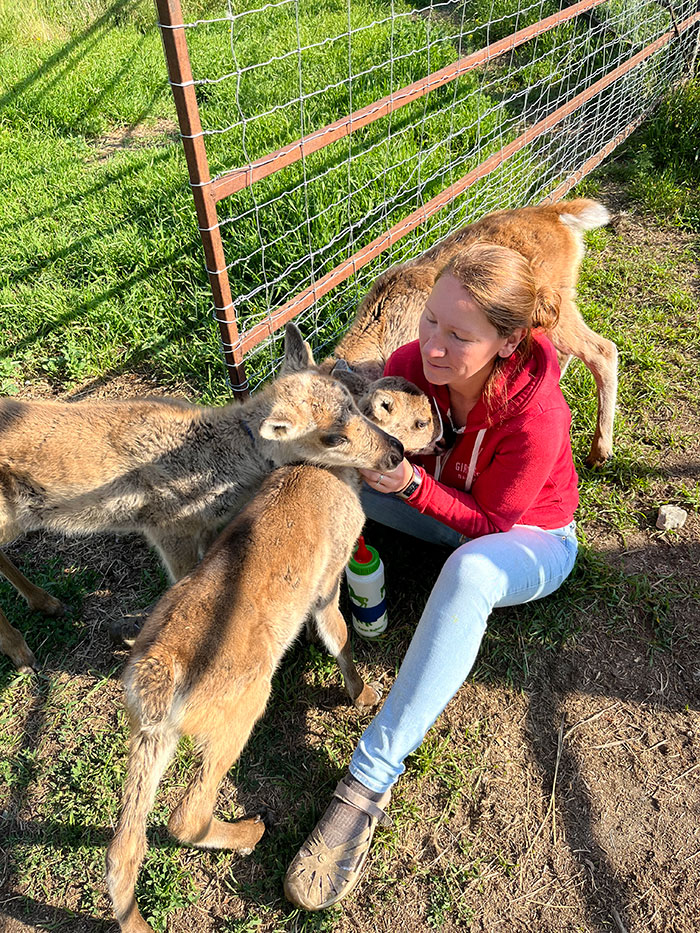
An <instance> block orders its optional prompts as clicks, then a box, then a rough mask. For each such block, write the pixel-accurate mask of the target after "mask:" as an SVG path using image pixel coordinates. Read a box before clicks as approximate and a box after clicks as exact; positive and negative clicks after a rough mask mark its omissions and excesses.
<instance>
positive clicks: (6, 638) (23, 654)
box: [0, 609, 37, 674]
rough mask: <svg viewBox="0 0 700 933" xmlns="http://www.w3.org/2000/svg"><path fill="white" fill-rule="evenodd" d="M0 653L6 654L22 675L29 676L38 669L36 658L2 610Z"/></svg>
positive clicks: (0, 613) (0, 619)
mask: <svg viewBox="0 0 700 933" xmlns="http://www.w3.org/2000/svg"><path fill="white" fill-rule="evenodd" d="M0 651H1V652H2V653H3V654H6V655H7V656H8V658H9V659H10V660H11V661H12V663H13V664H14V665H15V667H16V668H17V669H18V670H19V671H22V673H25V674H28V673H30V672H31V671H32V670H36V668H37V663H36V658H35V657H34V655H33V654H32V652H31V651H30V650H29V648H28V647H27V643H26V641H25V640H24V639H23V638H22V636H21V635H20V633H19V632H18V631H17V629H16V628H12V626H11V625H10V623H9V622H8V621H7V616H6V615H5V613H4V612H3V611H2V609H0Z"/></svg>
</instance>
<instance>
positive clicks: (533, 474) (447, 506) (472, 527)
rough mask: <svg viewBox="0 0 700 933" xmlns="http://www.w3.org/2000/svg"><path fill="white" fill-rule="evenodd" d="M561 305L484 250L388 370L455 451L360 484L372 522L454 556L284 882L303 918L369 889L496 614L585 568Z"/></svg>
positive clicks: (512, 255) (508, 256) (430, 307)
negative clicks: (362, 885)
mask: <svg viewBox="0 0 700 933" xmlns="http://www.w3.org/2000/svg"><path fill="white" fill-rule="evenodd" d="M558 305H559V300H558V296H555V295H554V294H553V293H551V292H549V290H545V289H540V290H538V289H537V288H536V286H535V281H534V278H533V275H532V270H531V268H530V265H529V263H528V262H527V260H526V259H524V258H523V257H522V256H521V255H520V254H519V253H516V252H514V251H513V250H510V249H506V248H505V247H501V246H493V245H489V244H485V243H477V244H475V245H474V246H472V247H470V248H469V249H468V250H465V251H464V252H463V253H462V254H460V255H459V256H458V257H456V258H455V259H454V260H453V261H452V262H451V263H450V264H449V265H448V266H447V267H446V269H445V270H444V272H443V273H442V274H441V275H440V277H439V278H438V280H437V282H436V283H435V287H434V288H433V291H432V293H431V295H430V297H429V298H428V301H427V303H426V307H425V310H424V312H423V315H422V317H421V321H420V329H419V338H418V340H416V341H414V342H413V343H410V344H407V345H406V346H404V347H401V348H400V349H398V350H397V351H396V352H395V353H394V354H392V356H391V357H390V359H389V361H388V362H387V365H386V368H385V375H390V376H394V375H398V376H405V377H406V378H407V379H410V380H411V381H412V382H415V383H416V384H417V385H418V386H420V388H421V389H423V390H424V391H425V392H427V393H428V394H429V395H430V396H431V397H432V398H433V399H434V402H435V404H436V406H437V408H438V410H439V411H440V413H441V416H442V418H443V421H444V422H446V423H449V424H451V427H452V429H453V431H454V432H455V437H456V440H455V443H454V445H453V447H452V448H451V450H449V451H448V452H447V453H446V454H443V455H442V456H439V457H433V458H417V462H416V463H414V464H412V463H410V462H409V461H407V460H404V461H403V462H402V463H401V464H400V465H399V466H398V467H397V468H396V469H395V470H393V471H392V472H391V473H385V474H382V473H375V472H373V471H366V472H364V474H363V475H364V478H365V480H366V482H367V484H368V486H369V487H370V488H369V490H367V491H366V492H367V494H366V495H365V497H364V500H363V501H364V504H365V508H366V512H367V515H368V516H369V517H370V518H372V519H374V520H375V521H379V522H381V523H383V524H385V525H389V526H390V527H392V528H396V529H398V530H400V531H404V532H407V533H408V534H411V535H414V536H416V537H418V538H422V539H424V540H426V541H429V542H433V543H436V544H441V545H446V546H448V547H450V548H452V549H453V551H452V553H451V554H450V555H449V557H448V558H447V560H446V561H445V564H444V566H443V569H442V571H441V573H440V575H439V577H438V580H437V582H436V584H435V586H434V588H433V590H432V592H431V594H430V597H429V598H428V602H427V604H426V607H425V610H424V612H423V615H422V617H421V619H420V622H419V623H418V627H417V628H416V631H415V634H414V636H413V639H412V641H411V644H410V646H409V648H408V651H407V652H406V657H405V658H404V660H403V664H402V665H401V669H400V670H399V673H398V676H397V678H396V682H395V683H394V686H393V687H392V689H391V692H390V693H389V695H388V696H387V698H386V701H385V702H384V705H383V706H382V708H381V710H380V711H379V713H378V714H377V716H376V717H375V718H374V720H373V721H372V723H371V724H370V725H369V727H368V728H367V730H366V731H365V733H364V735H363V736H362V738H361V739H360V742H359V745H358V747H357V749H356V751H355V753H354V755H353V757H352V760H351V762H350V769H349V773H348V774H347V775H346V776H345V777H344V778H343V779H342V780H341V781H340V783H339V784H338V786H337V788H336V790H335V793H334V796H333V798H332V800H331V803H330V805H329V807H328V809H327V810H326V812H325V814H324V815H323V816H322V818H321V820H320V821H319V823H318V825H317V826H316V828H315V829H314V831H313V832H312V833H311V835H310V836H309V837H308V839H307V840H306V842H305V843H304V845H303V846H302V847H301V849H300V851H299V852H298V854H297V855H296V857H295V859H294V861H293V862H292V864H291V866H290V867H289V870H288V871H287V875H286V877H285V882H284V889H285V893H286V895H287V897H288V898H289V900H291V901H292V902H293V903H294V904H297V905H298V906H300V907H304V908H306V909H307V910H320V909H322V908H324V907H329V906H330V905H331V904H335V903H336V902H337V901H339V900H340V899H341V898H343V897H345V895H346V894H348V893H349V891H351V890H352V888H353V887H354V886H355V884H356V883H357V881H358V880H359V878H360V873H361V870H362V867H363V865H364V863H365V859H366V857H367V853H368V852H369V848H370V843H371V841H372V836H373V833H374V828H375V826H376V824H377V823H378V822H382V823H385V822H388V817H387V816H386V814H385V812H384V811H385V808H386V806H387V804H388V802H389V798H390V795H391V787H392V786H393V784H394V783H395V781H396V780H397V778H398V777H399V775H400V774H401V773H402V772H403V771H404V764H403V762H404V760H405V758H406V756H407V755H409V754H410V753H411V752H412V751H414V750H415V749H416V748H417V747H418V746H419V745H420V744H421V742H422V741H423V739H424V737H425V734H426V732H427V731H428V729H430V727H431V726H432V725H433V723H434V722H435V720H436V719H437V717H438V716H439V715H440V713H441V712H442V711H443V710H444V709H445V707H446V706H447V704H448V703H449V701H450V700H451V698H452V697H453V696H454V695H455V693H456V692H457V690H458V689H459V688H460V686H461V685H462V684H463V683H464V681H465V679H466V677H467V676H468V674H469V672H470V670H471V668H472V665H473V664H474V661H475V659H476V655H477V652H478V650H479V646H480V644H481V640H482V638H483V636H484V633H485V631H486V623H487V619H488V617H489V615H490V613H491V610H492V609H493V608H494V607H503V606H516V605H519V604H521V603H526V602H529V601H531V600H535V599H541V598H542V597H543V596H547V595H549V594H550V593H553V592H554V591H555V590H556V589H557V588H558V587H559V586H561V584H562V583H563V581H564V580H565V579H566V578H567V577H568V575H569V574H570V573H571V570H572V568H573V566H574V561H575V559H576V551H577V541H576V525H575V522H574V521H573V516H574V510H575V509H576V506H577V505H578V491H577V476H576V471H575V469H574V464H573V459H572V455H571V443H570V439H569V429H570V425H571V413H570V411H569V408H568V406H567V404H566V402H565V400H564V397H563V395H562V393H561V389H560V388H559V366H558V362H557V355H556V351H555V350H554V347H553V345H552V344H551V343H550V342H549V340H548V339H547V337H546V336H544V335H543V334H542V333H533V331H532V328H533V327H536V328H543V329H545V330H546V329H548V328H551V327H552V326H553V325H554V324H555V323H556V320H557V316H558Z"/></svg>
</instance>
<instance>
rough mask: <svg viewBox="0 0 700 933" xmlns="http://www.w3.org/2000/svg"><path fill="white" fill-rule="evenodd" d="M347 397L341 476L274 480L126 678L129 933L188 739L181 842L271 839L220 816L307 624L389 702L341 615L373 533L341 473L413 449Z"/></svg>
mask: <svg viewBox="0 0 700 933" xmlns="http://www.w3.org/2000/svg"><path fill="white" fill-rule="evenodd" d="M336 386H337V392H338V399H337V401H336V402H335V404H331V402H330V401H329V399H328V397H326V398H325V399H324V400H323V405H322V407H323V410H324V411H325V415H326V423H325V426H324V428H323V432H324V433H323V435H322V438H323V439H324V440H325V443H326V445H327V451H328V466H329V468H328V469H324V468H322V467H319V466H312V465H309V464H302V465H296V466H286V467H283V468H281V469H278V470H275V471H274V472H273V473H272V474H271V475H270V476H269V477H268V478H267V479H266V481H265V482H264V484H263V486H262V488H261V490H260V492H259V493H258V494H257V495H256V496H255V498H254V499H253V500H252V501H251V502H250V503H249V504H248V505H247V506H246V507H245V509H244V510H243V511H242V512H241V513H240V514H239V515H238V516H237V518H235V519H234V520H233V522H232V523H231V524H230V525H229V526H228V528H226V530H225V531H224V532H223V533H222V534H221V535H220V537H219V538H218V539H217V541H216V542H215V543H214V544H213V546H212V547H211V549H210V550H209V551H208V552H207V554H206V556H205V557H204V559H203V561H202V562H201V563H200V564H199V566H198V567H196V568H195V570H194V571H193V572H192V573H191V574H189V575H188V576H187V577H185V578H184V579H183V580H181V581H180V582H179V583H177V584H175V586H174V587H173V588H172V589H171V590H169V591H168V593H166V594H165V596H164V597H163V598H162V599H161V600H160V602H159V603H158V605H157V606H156V608H155V610H154V611H153V613H152V614H151V616H150V617H149V619H148V620H147V622H146V624H145V626H144V628H143V630H142V631H141V633H140V634H139V636H138V637H137V639H136V642H135V645H134V648H133V651H132V655H131V658H130V660H129V664H128V666H127V669H126V672H125V674H124V683H125V688H126V704H127V707H128V711H129V717H130V721H131V733H132V735H131V746H130V752H129V765H128V775H127V779H126V784H125V787H124V800H123V808H122V812H121V816H120V820H119V825H118V828H117V831H116V834H115V837H114V839H113V841H112V843H111V844H110V846H109V849H108V852H107V882H108V887H109V892H110V895H111V898H112V902H113V904H114V910H115V914H116V916H117V919H118V921H119V923H120V926H121V929H122V931H124V933H145V931H149V930H150V929H151V928H150V927H149V926H148V924H147V923H146V922H145V921H144V919H143V917H142V916H141V914H140V912H139V910H138V907H137V905H136V901H135V898H134V886H135V883H136V878H137V875H138V871H139V867H140V865H141V862H142V860H143V856H144V854H145V851H146V835H145V823H146V816H147V814H148V812H149V810H150V809H151V806H152V803H153V799H154V795H155V792H156V788H157V786H158V783H159V781H160V779H161V776H162V774H163V772H164V770H165V768H166V767H167V765H168V762H169V761H170V759H171V757H172V755H173V753H174V750H175V747H176V745H177V742H178V739H179V738H180V736H181V735H184V734H188V735H191V736H192V737H193V738H194V740H195V742H196V744H197V746H198V748H199V749H200V751H201V754H202V762H201V765H200V766H199V768H198V770H197V772H196V773H195V775H194V777H193V778H192V780H191V782H190V784H189V786H188V787H187V789H186V791H185V793H184V796H183V797H182V799H181V801H180V803H179V804H178V805H177V807H176V808H175V810H174V811H173V813H172V815H171V817H170V820H169V823H168V828H169V829H170V831H171V832H172V833H173V835H175V836H176V837H177V838H178V839H180V840H181V841H182V842H184V843H187V844H190V845H197V846H205V847H212V848H227V849H234V850H237V851H239V852H241V853H248V852H250V851H251V850H252V849H253V847H254V846H255V844H256V843H257V842H258V840H259V839H260V837H261V836H262V834H263V832H264V824H263V823H262V821H261V820H260V819H259V818H248V819H241V820H238V821H237V822H234V823H230V824H229V823H224V822H221V821H220V820H218V819H215V818H214V817H213V815H212V812H213V808H214V804H215V800H216V795H217V791H218V787H219V783H220V782H221V780H222V778H223V777H224V775H225V774H226V771H227V770H228V769H229V768H230V767H231V765H232V764H233V762H235V761H236V759H237V758H238V756H239V754H240V752H241V750H242V748H243V747H244V745H245V743H246V742H247V740H248V736H249V735H250V732H251V730H252V728H253V726H254V724H255V722H256V721H257V720H258V719H259V717H260V716H261V715H262V713H263V711H264V709H265V705H266V703H267V700H268V697H269V694H270V682H271V678H272V675H273V673H274V671H275V668H276V667H277V665H278V664H279V661H280V659H281V658H282V656H283V655H284V653H285V651H286V650H287V648H288V647H289V645H290V644H291V642H292V641H293V640H294V638H295V637H296V636H297V634H298V633H299V631H300V629H301V628H302V626H303V624H304V621H305V619H306V618H307V617H308V616H312V618H313V620H314V621H315V624H316V626H317V628H318V632H319V634H320V636H321V639H322V640H323V642H324V644H325V645H326V647H327V648H328V650H329V651H330V652H331V653H332V654H333V655H335V657H336V658H337V660H338V664H339V666H340V669H341V671H342V673H343V677H344V679H345V685H346V688H347V691H348V693H349V695H350V697H351V698H352V699H353V701H354V703H355V705H356V706H357V707H360V708H361V707H365V706H371V705H373V704H374V703H376V702H377V700H378V693H377V690H375V688H374V687H373V686H368V685H365V684H364V683H363V681H362V679H361V678H360V676H359V675H358V673H357V671H356V670H355V667H354V665H353V663H352V657H351V652H350V646H349V641H348V633H347V628H346V625H345V622H344V620H343V617H342V615H341V614H340V611H339V609H338V589H339V582H340V577H341V574H342V572H343V569H344V567H345V565H346V563H347V561H348V559H349V557H350V554H351V551H352V547H353V545H354V543H355V541H356V540H357V537H358V535H359V534H360V532H361V530H362V525H363V522H364V514H363V511H362V507H361V505H360V498H359V487H360V479H359V474H358V473H357V471H356V470H355V469H350V468H347V467H332V468H331V464H333V463H339V462H344V463H345V464H347V465H348V467H349V466H350V465H352V466H354V467H365V468H370V469H375V470H380V471H383V470H389V469H392V468H393V467H395V466H396V465H398V463H399V462H400V460H401V458H402V456H403V448H402V446H401V444H400V443H399V442H398V441H396V440H395V439H394V438H392V437H389V436H388V435H387V434H385V433H384V432H383V431H381V430H379V429H378V428H377V427H375V426H374V425H373V424H371V423H370V422H369V421H368V420H367V419H366V418H364V417H363V416H362V415H360V413H359V412H358V411H357V409H356V408H355V406H354V405H353V403H352V401H351V398H350V394H349V393H348V391H347V390H346V389H345V388H344V387H342V386H341V385H340V384H339V383H336Z"/></svg>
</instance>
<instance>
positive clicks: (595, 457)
mask: <svg viewBox="0 0 700 933" xmlns="http://www.w3.org/2000/svg"><path fill="white" fill-rule="evenodd" d="M610 460H612V451H611V452H610V453H605V452H603V453H598V452H597V451H593V450H592V451H591V452H590V453H589V455H588V456H587V457H586V459H585V460H584V461H583V462H584V463H585V464H586V466H587V467H588V469H589V470H595V469H597V468H598V467H602V466H604V465H605V464H606V463H608V462H609V461H610Z"/></svg>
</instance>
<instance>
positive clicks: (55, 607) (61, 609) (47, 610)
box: [27, 590, 66, 616]
mask: <svg viewBox="0 0 700 933" xmlns="http://www.w3.org/2000/svg"><path fill="white" fill-rule="evenodd" d="M27 604H28V605H29V608H30V609H31V610H33V611H34V612H41V613H43V614H44V615H45V616H63V615H65V614H66V607H65V606H64V605H63V603H62V602H61V600H60V599H56V597H55V596H49V594H48V593H45V592H44V591H43V590H42V591H41V592H40V594H39V595H38V596H33V597H32V598H31V599H28V600H27Z"/></svg>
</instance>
